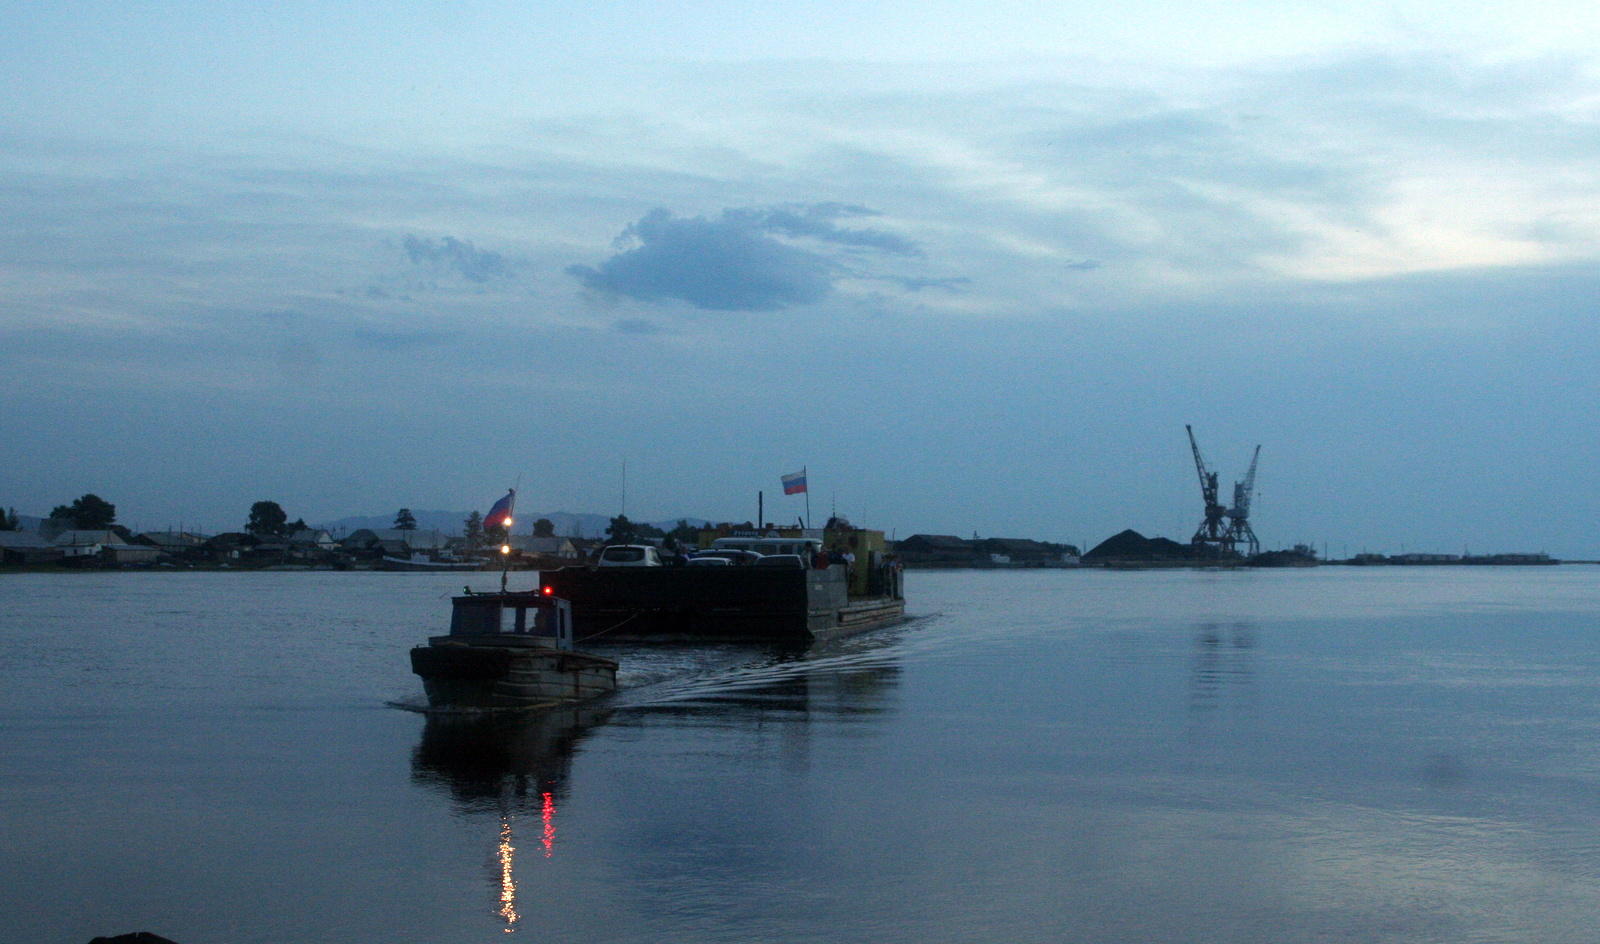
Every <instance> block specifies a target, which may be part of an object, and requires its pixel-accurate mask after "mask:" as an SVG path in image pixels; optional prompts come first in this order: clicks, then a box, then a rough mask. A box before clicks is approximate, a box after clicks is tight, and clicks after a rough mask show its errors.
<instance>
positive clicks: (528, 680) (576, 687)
mask: <svg viewBox="0 0 1600 944" xmlns="http://www.w3.org/2000/svg"><path fill="white" fill-rule="evenodd" d="M452 603H453V607H452V610H451V614H450V635H448V636H433V637H431V638H430V639H429V640H428V644H427V645H426V646H417V647H416V648H414V649H412V650H411V671H413V672H415V673H416V674H417V675H420V676H422V687H423V690H424V691H425V692H427V695H428V705H429V707H430V708H438V709H503V708H522V709H527V708H550V707H555V706H557V705H566V704H572V703H575V702H580V701H584V700H586V699H589V698H593V697H595V696H596V695H603V694H605V693H607V692H610V691H613V690H615V689H616V687H617V663H616V662H614V661H612V660H611V659H607V658H605V657H604V656H597V655H593V654H591V653H587V652H578V651H576V650H574V649H573V648H572V627H573V622H572V606H571V604H569V603H568V602H567V601H566V600H563V599H560V598H558V597H556V596H555V595H554V594H553V592H552V591H550V590H549V589H548V588H547V589H545V590H544V591H543V592H540V591H528V592H506V591H505V590H504V589H502V590H501V592H499V593H473V592H472V591H471V590H470V589H468V591H467V592H466V593H465V594H464V595H462V596H458V597H455V598H453V599H452Z"/></svg>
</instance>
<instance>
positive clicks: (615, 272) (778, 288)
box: [567, 203, 921, 311]
mask: <svg viewBox="0 0 1600 944" xmlns="http://www.w3.org/2000/svg"><path fill="white" fill-rule="evenodd" d="M875 215H877V214H876V213H875V212H874V211H872V210H869V209H867V208H865V207H859V206H850V205H846V204H839V203H818V204H811V205H789V206H780V207H765V208H729V209H725V210H723V211H722V215H721V216H719V217H716V218H711V219H707V218H706V217H701V216H697V217H690V218H679V217H674V216H673V215H672V213H671V212H670V211H668V210H664V209H655V210H651V211H650V212H649V213H646V214H645V215H644V216H643V217H642V218H641V219H640V220H639V221H638V222H636V223H631V224H629V225H628V227H627V228H626V229H624V230H623V231H622V235H621V236H619V237H618V239H617V243H618V244H619V246H631V248H626V249H623V250H622V251H620V252H618V253H617V254H616V255H614V256H612V257H611V258H609V259H607V260H605V261H604V262H602V263H600V265H599V266H584V265H575V266H570V267H569V268H568V269H567V272H568V273H569V274H571V275H573V276H576V277H577V278H578V279H579V280H580V281H582V282H583V284H584V286H585V287H586V288H590V289H594V290H596V291H602V292H608V293H611V294H616V295H623V296H626V297H629V298H635V299H639V300H640V301H648V302H659V301H667V300H677V301H684V302H688V303H689V304H691V305H693V306H695V307H696V308H704V309H710V310H713V311H776V310H778V309H781V308H788V307H790V306H794V305H810V304H815V303H816V302H819V301H822V300H823V299H824V298H826V297H827V296H828V295H829V294H830V293H831V292H832V291H833V286H834V282H835V280H836V279H838V278H840V277H843V276H844V275H846V274H847V273H846V271H845V270H844V268H843V267H842V266H841V264H840V256H841V255H844V254H850V255H856V256H859V255H862V254H863V253H867V254H887V255H895V256H919V255H921V250H920V249H919V248H918V247H917V245H916V244H915V243H913V242H911V241H910V240H908V239H905V238H903V237H901V236H897V235H895V234H893V233H886V232H881V231H878V230H872V229H850V228H846V227H842V226H840V225H838V223H837V222H836V220H838V219H840V218H843V217H856V216H875ZM796 242H800V243H803V244H804V246H805V248H803V247H802V246H801V245H795V243H796ZM850 274H855V273H850Z"/></svg>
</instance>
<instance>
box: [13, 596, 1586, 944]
mask: <svg viewBox="0 0 1600 944" xmlns="http://www.w3.org/2000/svg"><path fill="white" fill-rule="evenodd" d="M908 577H909V579H908V581H907V582H908V585H909V586H908V595H909V596H910V597H911V598H912V607H911V609H912V611H913V612H916V613H919V614H922V618H920V619H918V620H916V621H914V622H912V623H910V624H907V625H904V626H902V627H897V628H895V629H891V630H887V631H881V632H878V633H875V634H871V635H868V636H866V637H861V638H857V639H855V640H850V641H848V642H846V643H843V644H838V645H834V646H830V647H824V648H819V649H813V650H811V651H809V652H781V651H770V650H763V649H760V648H752V647H739V646H716V647H701V648H682V647H679V648H669V649H662V648H648V647H638V646H630V647H625V648H622V647H614V648H611V649H609V650H603V651H607V652H609V653H610V654H613V655H616V656H617V657H618V658H620V659H621V660H622V662H623V665H624V672H623V683H624V690H623V691H622V692H621V693H620V694H619V695H618V696H617V697H616V698H614V699H612V700H610V701H608V702H605V703H602V704H600V705H598V706H596V707H594V708H593V709H588V710H584V711H581V712H575V711H567V712H564V713H560V714H557V715H553V716H546V717H542V718H538V719H528V720H525V721H522V722H520V723H518V724H514V725H502V726H499V727H494V726H486V725H482V724H465V723H460V722H454V723H452V722H448V721H443V722H442V721H430V720H428V719H427V718H425V717H424V716H423V715H421V714H419V713H416V712H414V711H407V710H403V709H402V708H398V707H395V706H394V704H395V703H401V704H413V705H414V704H416V703H417V702H418V701H419V700H420V686H419V684H418V683H417V681H416V680H415V678H414V677H413V676H411V675H410V673H409V667H408V663H407V660H406V650H407V649H408V648H409V647H410V646H411V645H412V644H414V643H417V642H420V641H421V640H422V639H423V638H424V637H426V636H427V635H429V634H430V633H435V632H439V631H441V629H442V626H443V625H444V623H445V621H446V620H447V618H448V609H449V604H448V602H447V600H446V597H447V595H448V594H449V592H451V591H452V590H454V589H458V588H459V586H460V584H461V583H462V579H461V577H460V575H426V574H425V575H405V574H310V573H294V574H234V575H228V574H104V575H95V574H63V575H11V576H4V577H0V824H3V825H0V942H4V944H51V942H63V944H84V942H87V941H88V940H89V939H90V938H91V937H94V936H95V935H100V934H115V933H123V932H127V931H132V930H139V929H143V930H151V931H155V932H157V933H160V934H163V935H166V936H168V937H171V938H173V939H174V940H176V941H178V942H180V944H219V942H261V944H298V942H320V944H343V942H362V944H366V942H375V941H383V942H472V941H493V940H504V939H506V935H507V932H508V931H511V932H514V933H515V935H516V937H518V938H526V939H532V940H537V941H548V942H569V941H570V942H585V944H590V942H601V941H603V942H652V944H658V942H662V941H686V942H690V941H696V942H697V941H728V942H734V941H738V942H744V941H765V942H791V941H807V942H809V941H815V942H890V944H898V942H907V944H909V942H918V944H922V942H967V941H974V942H977V941H985V942H987V941H996V942H998V941H1005V942H1033V941H1038V942H1060V941H1073V942H1124V941H1126V942H1151V941H1160V942H1189V941H1194V942H1246V944H1249V942H1263V944H1264V942H1273V944H1282V942H1299V941H1324V942H1325V941H1352V942H1356V941H1360V942H1381V941H1407V942H1411V941H1440V942H1445V941H1449V942H1460V941H1485V942H1488V941H1494V942H1564V941H1573V942H1578V941H1592V940H1594V938H1595V934H1596V931H1595V928H1596V927H1597V926H1600V750H1597V748H1600V568H1595V567H1581V566H1567V567H1560V568H1537V569H1511V568H1501V569H1494V568H1477V569H1471V568H1461V569H1449V568H1413V569H1403V568H1394V569H1366V570H1362V569H1343V568H1324V569H1320V570H1314V571H1278V572H1259V573H1189V572H1181V573H1163V572H1149V573H1129V574H1117V573H1096V572H1053V573H995V572H988V573H980V572H964V573H949V574H929V573H913V574H910V575H908ZM477 582H478V583H480V584H484V585H487V583H489V582H493V581H492V580H490V579H489V578H484V579H482V580H479V581H477Z"/></svg>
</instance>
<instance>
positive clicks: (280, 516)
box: [244, 501, 289, 538]
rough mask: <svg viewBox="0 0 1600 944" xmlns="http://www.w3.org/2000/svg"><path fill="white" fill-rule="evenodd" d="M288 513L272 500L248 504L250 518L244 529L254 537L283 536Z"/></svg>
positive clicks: (287, 525) (287, 522)
mask: <svg viewBox="0 0 1600 944" xmlns="http://www.w3.org/2000/svg"><path fill="white" fill-rule="evenodd" d="M288 527H289V515H288V514H287V513H285V512H284V510H283V508H282V507H281V506H279V504H278V503H277V502H274V501H258V502H256V503H255V504H254V505H251V506H250V520H249V521H248V522H246V523H245V526H244V529H245V530H246V531H248V532H249V533H251V534H253V535H255V536H256V537H258V538H259V537H283V534H284V532H285V531H286V530H287V529H288Z"/></svg>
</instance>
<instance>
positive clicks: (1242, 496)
mask: <svg viewBox="0 0 1600 944" xmlns="http://www.w3.org/2000/svg"><path fill="white" fill-rule="evenodd" d="M1260 461H1261V447H1260V446H1256V451H1255V454H1254V455H1252V456H1251V457H1250V471H1248V472H1246V473H1245V474H1244V481H1242V482H1240V483H1238V484H1237V485H1235V486H1234V487H1233V514H1234V517H1236V518H1249V517H1250V498H1251V496H1253V495H1254V494H1255V491H1256V463H1257V462H1260Z"/></svg>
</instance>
